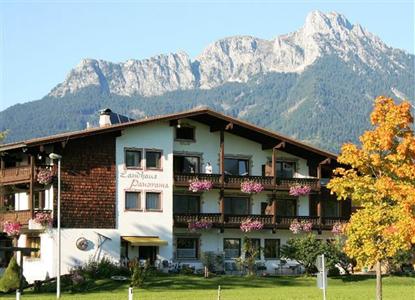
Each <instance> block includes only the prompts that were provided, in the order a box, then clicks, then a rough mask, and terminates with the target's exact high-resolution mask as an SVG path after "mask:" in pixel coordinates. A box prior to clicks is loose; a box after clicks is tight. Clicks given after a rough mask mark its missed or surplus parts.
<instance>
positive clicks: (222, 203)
mask: <svg viewBox="0 0 415 300" xmlns="http://www.w3.org/2000/svg"><path fill="white" fill-rule="evenodd" d="M219 205H220V222H221V223H222V225H223V223H225V192H224V190H223V188H221V189H220V191H219Z"/></svg>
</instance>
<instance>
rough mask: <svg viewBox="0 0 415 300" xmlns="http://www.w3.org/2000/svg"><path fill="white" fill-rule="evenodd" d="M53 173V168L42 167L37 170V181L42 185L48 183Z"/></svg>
mask: <svg viewBox="0 0 415 300" xmlns="http://www.w3.org/2000/svg"><path fill="white" fill-rule="evenodd" d="M53 175H54V173H53V170H51V169H47V168H42V169H40V170H39V171H38V172H37V182H39V183H40V184H44V185H46V184H49V183H51V182H52V179H53Z"/></svg>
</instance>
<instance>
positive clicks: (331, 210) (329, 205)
mask: <svg viewBox="0 0 415 300" xmlns="http://www.w3.org/2000/svg"><path fill="white" fill-rule="evenodd" d="M341 203H342V201H338V200H337V199H333V198H332V197H331V198H328V199H325V200H324V201H323V205H324V216H325V217H332V218H337V217H340V205H341Z"/></svg>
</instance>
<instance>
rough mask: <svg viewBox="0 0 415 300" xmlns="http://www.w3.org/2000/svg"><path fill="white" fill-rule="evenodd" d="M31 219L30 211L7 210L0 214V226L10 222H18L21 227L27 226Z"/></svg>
mask: <svg viewBox="0 0 415 300" xmlns="http://www.w3.org/2000/svg"><path fill="white" fill-rule="evenodd" d="M31 218H32V212H31V211H30V210H9V211H2V212H0V224H3V223H4V222H6V221H10V222H20V224H22V225H28V224H29V220H30V219H31Z"/></svg>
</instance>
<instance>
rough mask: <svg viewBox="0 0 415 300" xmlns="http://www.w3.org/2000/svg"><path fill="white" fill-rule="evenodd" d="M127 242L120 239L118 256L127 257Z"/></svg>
mask: <svg viewBox="0 0 415 300" xmlns="http://www.w3.org/2000/svg"><path fill="white" fill-rule="evenodd" d="M128 244H129V243H128V242H126V241H123V240H121V246H120V256H121V258H128Z"/></svg>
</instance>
